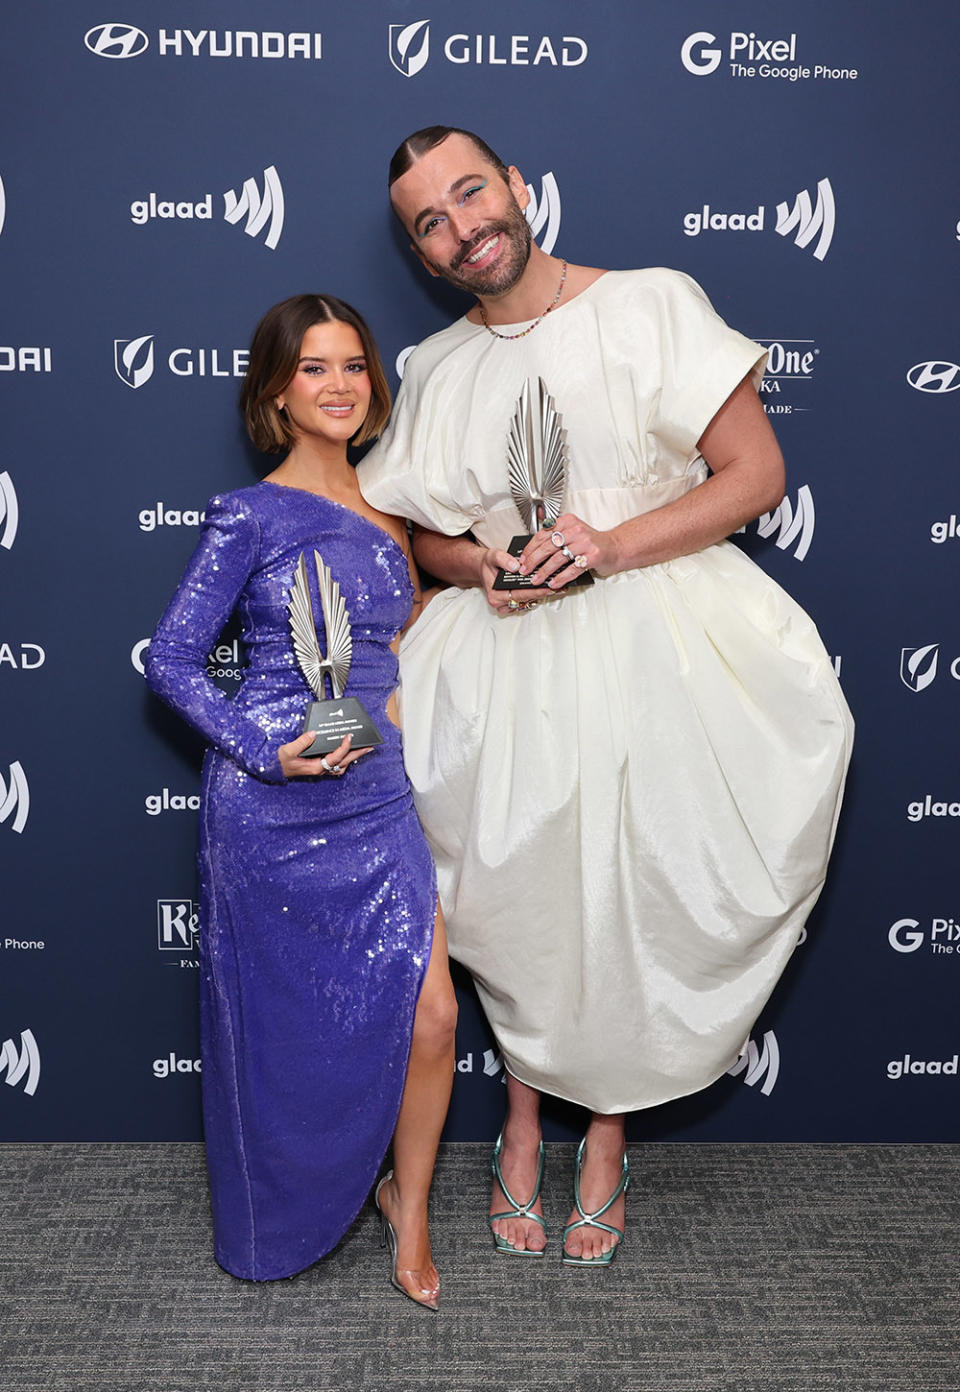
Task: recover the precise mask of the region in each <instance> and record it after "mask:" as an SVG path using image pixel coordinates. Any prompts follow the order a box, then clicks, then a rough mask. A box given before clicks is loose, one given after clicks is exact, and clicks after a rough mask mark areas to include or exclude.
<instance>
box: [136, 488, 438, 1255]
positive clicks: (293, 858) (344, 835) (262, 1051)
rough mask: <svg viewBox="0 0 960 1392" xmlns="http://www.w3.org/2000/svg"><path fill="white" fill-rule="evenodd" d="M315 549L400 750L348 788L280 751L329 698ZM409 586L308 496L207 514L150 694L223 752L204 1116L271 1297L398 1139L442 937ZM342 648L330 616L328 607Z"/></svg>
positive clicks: (243, 1235) (385, 547)
mask: <svg viewBox="0 0 960 1392" xmlns="http://www.w3.org/2000/svg"><path fill="white" fill-rule="evenodd" d="M314 547H315V548H316V549H317V550H318V551H319V552H320V554H321V556H322V557H323V559H324V561H325V562H326V564H327V565H328V566H329V567H330V570H331V572H332V574H333V577H334V579H335V580H337V581H338V582H339V584H340V589H341V593H342V594H343V597H344V599H345V601H346V604H347V609H348V610H349V613H350V621H351V626H352V633H353V662H352V665H351V668H350V676H349V680H348V682H347V688H346V694H347V695H349V696H358V697H359V698H360V699H361V700H362V701H363V703H364V705H365V706H366V708H367V710H368V711H369V712H370V715H371V716H372V717H373V720H374V723H375V724H376V725H377V728H378V729H379V730H380V732H381V734H382V735H383V737H384V743H383V744H382V745H379V746H378V747H377V748H376V749H375V750H374V752H373V753H370V754H366V755H364V756H363V758H362V759H360V760H358V761H357V763H356V764H354V765H353V767H351V768H350V769H348V771H347V772H346V773H345V774H344V775H343V776H342V777H338V778H327V777H321V778H317V779H313V778H304V779H295V780H292V781H290V782H287V781H286V780H285V779H284V777H283V774H282V773H281V770H280V763H279V760H278V758H277V752H276V751H277V748H278V747H279V746H280V745H281V744H285V743H286V742H288V741H289V740H291V739H293V738H294V737H295V736H296V735H297V734H299V732H300V721H301V718H302V715H303V711H304V708H305V706H306V704H307V702H308V700H311V699H313V698H312V695H311V693H310V690H309V688H308V686H307V684H306V682H305V681H304V679H303V676H302V675H301V672H300V669H299V667H298V666H297V663H296V659H295V657H294V654H293V648H292V644H291V638H290V628H289V622H288V617H287V607H286V605H287V599H288V595H289V590H290V586H291V584H292V583H293V576H294V567H295V566H296V563H297V558H298V556H299V554H300V552H301V551H302V550H304V549H307V553H308V557H309V555H310V551H311V550H312V549H313V548H314ZM411 595H412V590H411V585H410V578H409V573H408V570H407V562H406V559H405V557H404V555H403V553H402V551H401V550H400V548H399V547H398V546H397V545H396V543H395V542H394V541H393V540H392V539H391V538H390V537H389V536H388V535H387V534H386V533H385V532H384V531H382V530H381V529H380V528H379V527H377V526H375V525H374V524H373V523H372V522H368V521H367V520H366V519H365V518H362V517H360V516H358V515H357V514H355V513H353V512H351V511H350V510H349V509H348V508H344V507H341V506H340V505H339V504H337V503H333V502H331V501H329V500H328V499H326V498H321V497H317V496H315V495H313V494H310V493H306V492H303V491H301V490H300V489H294V488H287V487H284V486H281V485H278V484H272V483H261V484H257V485H256V486H254V487H252V488H244V489H241V490H239V491H237V492H234V493H228V494H224V495H222V496H219V497H216V498H214V499H212V500H211V502H210V503H209V504H208V508H207V519H206V524H205V526H204V530H203V534H202V536H201V539H200V543H199V545H198V547H197V550H196V552H195V553H194V555H193V558H192V559H191V561H190V563H189V565H188V567H187V570H186V572H185V574H184V577H183V579H182V581H181V583H180V586H179V588H178V589H177V592H176V594H175V595H174V597H173V600H172V601H171V603H170V605H169V607H168V609H167V611H166V613H165V614H164V616H163V618H162V619H161V621H160V624H159V626H158V628H157V632H156V634H155V636H154V638H153V640H152V642H151V644H150V650H149V653H148V657H147V680H148V681H149V683H150V686H151V688H152V689H153V690H154V691H155V692H156V693H157V694H158V695H159V696H161V697H162V698H163V699H164V700H165V701H166V702H168V703H169V704H170V705H171V706H172V707H173V708H174V709H175V710H177V711H178V712H179V713H180V714H181V715H182V716H183V717H184V718H185V719H186V720H187V721H189V723H190V724H191V725H192V726H193V727H194V728H195V729H196V730H198V731H199V732H200V733H201V734H202V735H203V737H204V738H205V739H206V740H207V741H208V743H209V744H210V745H211V746H212V748H211V749H209V750H208V752H207V755H206V759H205V761H204V770H203V796H202V802H201V812H200V847H199V861H200V875H201V905H202V912H201V935H200V943H201V947H200V952H201V972H200V981H201V987H200V991H201V995H200V1010H201V1037H202V1055H203V1106H204V1130H205V1138H206V1146H207V1161H208V1166H209V1171H210V1184H211V1194H212V1203H213V1217H214V1236H215V1253H216V1257H217V1260H218V1261H219V1262H220V1264H221V1266H223V1267H225V1268H226V1269H227V1271H230V1272H232V1273H233V1274H234V1275H235V1276H242V1277H246V1278H249V1279H252V1280H261V1281H262V1280H273V1279H276V1278H278V1277H282V1276H290V1275H292V1274H293V1273H294V1272H297V1271H301V1270H303V1269H304V1268H305V1267H307V1266H309V1265H310V1264H311V1263H312V1262H314V1261H316V1260H317V1258H318V1257H321V1256H323V1254H324V1253H325V1252H327V1251H329V1250H330V1248H331V1247H332V1246H334V1244H335V1243H336V1242H337V1241H338V1240H339V1239H340V1238H341V1237H342V1236H343V1234H344V1232H345V1231H346V1230H347V1228H348V1227H349V1226H350V1224H351V1223H352V1222H353V1220H354V1218H355V1217H356V1215H357V1213H358V1211H359V1209H360V1207H361V1205H362V1204H363V1201H364V1199H365V1197H366V1195H367V1193H368V1192H369V1189H370V1186H371V1184H372V1182H373V1180H374V1178H375V1176H376V1173H377V1170H378V1168H379V1166H380V1163H381V1161H382V1159H383V1156H384V1153H385V1151H386V1148H387V1146H388V1144H389V1142H390V1137H391V1135H392V1133H393V1129H394V1126H395V1124H396V1119H397V1112H398V1110H399V1107H400V1097H401V1093H402V1090H403V1084H404V1078H405V1075H406V1066H407V1057H408V1054H409V1050H410V1039H411V1033H412V1027H413V1015H414V1009H415V1007H416V1002H417V997H418V994H419V991H420V986H421V983H422V981H423V976H424V972H425V970H426V965H427V961H428V959H429V955H430V948H431V942H432V933H433V917H434V904H435V884H434V871H433V865H432V862H431V859H430V854H429V851H428V850H427V845H426V842H425V840H424V838H423V834H422V832H421V830H420V826H419V823H418V821H417V818H416V814H415V812H414V809H413V802H412V799H411V794H410V788H409V784H408V782H407V777H406V774H405V773H404V768H403V761H402V758H401V749H400V735H399V731H398V730H397V729H396V727H395V726H394V725H393V724H392V722H391V721H390V719H389V717H388V716H387V714H386V702H387V699H388V697H389V696H390V693H391V692H392V691H393V689H394V687H395V686H396V681H397V662H396V659H395V657H394V655H393V653H392V652H391V651H390V648H389V644H390V642H391V640H392V639H393V638H394V636H395V635H396V633H397V631H398V630H399V628H400V627H401V626H402V625H403V623H404V622H405V621H406V619H407V615H408V613H409V611H410V603H411ZM314 609H315V613H316V616H317V628H318V632H319V634H320V640H321V645H323V642H324V635H323V629H322V619H321V617H320V615H321V610H320V606H319V602H318V600H317V599H316V597H314ZM234 610H237V611H238V613H239V616H240V618H241V620H242V623H243V640H244V643H245V645H246V649H247V653H248V657H249V666H248V668H247V670H246V672H245V674H244V679H243V682H242V684H241V686H240V689H239V691H238V693H237V695H236V697H235V698H234V699H232V700H230V699H228V698H227V697H226V696H225V695H224V694H223V693H222V692H221V691H220V690H219V689H218V688H217V687H216V686H215V685H214V684H213V682H211V681H210V680H209V678H208V677H207V675H206V666H207V661H208V658H207V654H208V653H209V652H210V650H211V648H212V647H213V646H214V644H215V642H216V639H217V637H218V635H219V633H220V631H221V629H222V627H223V625H224V623H225V622H226V620H227V618H228V617H229V616H230V614H231V613H232V612H233V611H234Z"/></svg>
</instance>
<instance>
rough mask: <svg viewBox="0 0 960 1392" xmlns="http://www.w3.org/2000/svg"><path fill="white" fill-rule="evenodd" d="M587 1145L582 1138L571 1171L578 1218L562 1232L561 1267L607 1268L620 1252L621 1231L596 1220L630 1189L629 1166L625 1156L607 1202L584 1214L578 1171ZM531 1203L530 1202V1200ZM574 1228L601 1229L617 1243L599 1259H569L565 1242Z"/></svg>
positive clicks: (585, 1140)
mask: <svg viewBox="0 0 960 1392" xmlns="http://www.w3.org/2000/svg"><path fill="white" fill-rule="evenodd" d="M586 1144H587V1138H586V1136H584V1138H583V1140H582V1141H581V1142H580V1149H579V1150H578V1151H577V1163H576V1165H575V1166H574V1171H573V1202H574V1203H575V1204H576V1206H577V1212H578V1213H579V1214H580V1217H579V1218H575V1219H574V1221H573V1222H572V1223H568V1224H567V1226H566V1227H565V1228H564V1230H563V1244H564V1246H563V1265H564V1266H609V1265H610V1263H611V1262H612V1261H613V1259H614V1257H615V1256H616V1255H617V1253H618V1252H619V1250H620V1243H621V1242H622V1241H623V1229H622V1228H615V1227H614V1226H613V1225H612V1224H611V1223H600V1222H598V1221H597V1220H598V1219H599V1218H600V1216H601V1214H603V1213H606V1211H607V1209H608V1208H610V1206H611V1205H612V1204H615V1203H616V1201H617V1199H619V1197H620V1195H621V1194H625V1193H626V1192H627V1190H628V1189H629V1187H630V1166H629V1164H628V1163H627V1157H626V1154H624V1157H623V1170H622V1171H621V1174H620V1183H619V1184H618V1185H617V1187H616V1189H614V1191H613V1193H612V1194H611V1195H610V1197H609V1199H607V1202H606V1203H605V1204H604V1205H603V1207H602V1208H598V1209H597V1211H596V1213H585V1212H584V1208H583V1204H582V1203H581V1202H580V1171H581V1170H582V1169H583V1149H584V1146H585V1145H586ZM531 1202H532V1200H531ZM575 1228H602V1229H603V1231H604V1232H608V1233H613V1235H614V1237H616V1238H618V1239H619V1241H617V1242H615V1243H614V1245H613V1246H612V1247H611V1248H610V1251H609V1252H601V1254H600V1256H599V1257H571V1256H570V1255H569V1253H568V1252H567V1248H566V1242H567V1238H568V1237H569V1235H570V1233H572V1232H573V1231H574V1229H575Z"/></svg>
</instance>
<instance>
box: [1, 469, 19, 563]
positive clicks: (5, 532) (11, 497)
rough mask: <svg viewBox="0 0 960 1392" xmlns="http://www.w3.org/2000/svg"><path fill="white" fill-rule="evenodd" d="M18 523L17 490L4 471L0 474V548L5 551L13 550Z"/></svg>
mask: <svg viewBox="0 0 960 1392" xmlns="http://www.w3.org/2000/svg"><path fill="white" fill-rule="evenodd" d="M19 523H20V508H19V505H18V503H17V490H16V489H15V488H14V486H13V479H12V478H11V477H10V475H9V474H8V473H7V472H6V470H4V472H3V473H2V474H0V546H2V547H3V549H4V550H5V551H10V550H11V549H12V548H13V543H14V542H15V541H16V539H17V527H18V526H19Z"/></svg>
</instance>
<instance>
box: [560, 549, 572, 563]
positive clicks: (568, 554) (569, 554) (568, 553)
mask: <svg viewBox="0 0 960 1392" xmlns="http://www.w3.org/2000/svg"><path fill="white" fill-rule="evenodd" d="M560 550H561V552H562V553H563V555H564V556H566V558H567V560H568V561H572V560H573V559H574V556H573V552H572V551H571V550H570V547H569V546H561V547H560Z"/></svg>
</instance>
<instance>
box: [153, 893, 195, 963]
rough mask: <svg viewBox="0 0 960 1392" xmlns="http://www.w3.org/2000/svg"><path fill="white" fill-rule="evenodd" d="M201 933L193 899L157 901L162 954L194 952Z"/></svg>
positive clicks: (158, 944) (158, 932)
mask: <svg viewBox="0 0 960 1392" xmlns="http://www.w3.org/2000/svg"><path fill="white" fill-rule="evenodd" d="M199 931H200V927H199V919H198V916H197V911H196V906H195V904H194V902H193V900H192V899H158V900H157V949H158V950H159V951H160V952H194V951H196V947H197V934H198V933H199Z"/></svg>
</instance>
